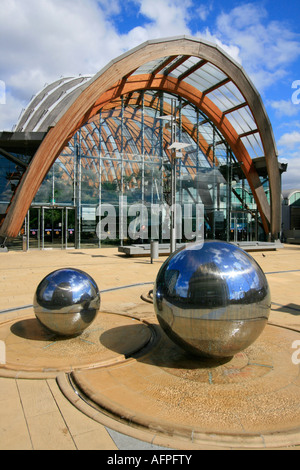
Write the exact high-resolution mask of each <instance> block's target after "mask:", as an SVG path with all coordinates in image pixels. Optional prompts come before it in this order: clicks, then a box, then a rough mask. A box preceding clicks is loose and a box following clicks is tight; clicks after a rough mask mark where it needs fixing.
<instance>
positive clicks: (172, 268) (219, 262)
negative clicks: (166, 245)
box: [153, 241, 271, 358]
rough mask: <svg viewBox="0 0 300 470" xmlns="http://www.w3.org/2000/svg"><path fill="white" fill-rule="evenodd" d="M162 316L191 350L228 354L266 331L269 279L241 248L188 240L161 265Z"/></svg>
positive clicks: (158, 294)
mask: <svg viewBox="0 0 300 470" xmlns="http://www.w3.org/2000/svg"><path fill="white" fill-rule="evenodd" d="M153 302H154V308H155V312H156V315H157V318H158V321H159V323H160V325H161V327H162V328H163V330H164V331H165V332H166V334H167V335H168V336H169V337H170V338H171V339H172V340H173V341H174V342H175V343H177V344H178V345H180V346H181V347H182V348H184V349H185V350H186V351H188V352H190V353H192V354H196V355H199V356H206V357H213V358H222V357H223V358H225V357H230V356H234V355H235V354H237V353H238V352H240V351H242V350H244V349H246V348H247V347H248V346H250V345H251V344H252V343H253V342H254V341H255V340H256V339H257V338H258V336H259V335H260V334H261V333H262V331H263V329H264V327H265V325H266V323H267V320H268V317H269V313H270V308H271V297H270V290H269V286H268V282H267V279H266V277H265V274H264V273H263V271H262V269H261V268H260V266H259V265H258V263H257V262H256V261H255V260H254V259H253V257H252V256H251V255H249V254H248V253H246V252H245V251H244V250H242V249H241V248H239V247H237V246H235V245H233V244H231V243H226V242H221V241H206V242H204V243H198V244H197V243H195V244H191V245H188V246H187V247H186V248H183V249H180V250H178V251H176V252H175V253H173V254H172V255H171V256H170V257H169V258H168V259H167V260H166V262H165V263H164V264H163V265H162V267H161V269H160V271H159V273H158V275H157V279H156V282H155V286H154V290H153Z"/></svg>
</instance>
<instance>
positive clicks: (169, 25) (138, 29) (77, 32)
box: [0, 0, 191, 129]
mask: <svg viewBox="0 0 300 470" xmlns="http://www.w3.org/2000/svg"><path fill="white" fill-rule="evenodd" d="M156 5H157V6H158V4H156ZM190 6H191V0H160V1H159V7H156V8H155V7H154V4H153V0H132V1H130V2H121V1H120V0H26V1H24V0H1V16H0V80H2V81H4V82H5V84H6V87H7V90H9V92H10V93H11V95H12V96H13V97H14V103H15V105H16V106H17V102H18V101H19V107H18V108H19V111H20V110H21V108H22V107H23V102H24V100H26V101H27V103H28V102H29V100H30V98H31V97H32V95H33V94H36V93H37V92H38V91H40V89H41V88H43V87H44V85H45V83H51V82H52V81H54V80H57V79H58V78H59V77H60V76H74V75H79V74H94V73H96V72H98V71H99V70H100V69H101V68H102V67H104V66H105V65H107V63H109V62H110V60H112V59H114V58H116V57H118V56H119V55H120V54H122V53H123V52H125V51H126V50H129V49H131V48H133V47H135V46H137V45H138V44H140V43H142V42H144V41H147V40H149V39H154V38H159V37H166V36H175V35H179V34H191V31H190V30H189V28H188V27H187V22H188V18H189V16H188V9H189V7H190ZM122 8H124V9H128V8H131V13H132V9H134V8H135V9H136V17H137V25H136V26H133V27H132V28H129V30H128V32H127V33H126V34H120V33H119V32H118V31H117V28H116V26H115V25H114V17H115V16H114V15H119V14H121V13H122ZM139 19H140V21H141V24H140V25H139V24H138V21H139ZM7 106H8V105H7ZM6 111H7V108H6ZM0 113H1V116H0V122H1V123H2V125H4V124H3V123H5V122H6V124H5V129H8V128H9V129H10V128H11V126H12V125H13V124H14V122H11V116H12V115H13V114H15V113H9V115H10V118H9V117H8V114H7V113H5V115H4V114H3V113H4V111H3V106H2V107H1V108H0ZM18 114H19V113H18ZM5 116H6V118H5Z"/></svg>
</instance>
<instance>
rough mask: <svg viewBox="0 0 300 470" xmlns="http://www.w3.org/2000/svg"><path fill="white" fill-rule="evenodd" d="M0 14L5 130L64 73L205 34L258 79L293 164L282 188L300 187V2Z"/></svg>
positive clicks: (140, 4) (15, 2)
mask: <svg viewBox="0 0 300 470" xmlns="http://www.w3.org/2000/svg"><path fill="white" fill-rule="evenodd" d="M0 8H1V12H0V130H11V128H12V126H13V125H14V124H15V123H16V122H17V120H18V117H19V115H20V113H21V110H22V109H23V108H24V107H25V106H26V105H27V103H28V102H29V100H30V99H31V97H32V96H33V95H34V94H36V93H37V92H38V91H39V90H40V89H42V88H43V87H44V85H45V84H46V83H51V82H52V81H53V80H56V79H57V78H59V77H60V76H66V75H67V76H73V75H79V74H94V73H96V72H98V71H99V70H100V69H101V68H102V67H103V66H105V65H106V64H107V63H108V62H109V61H110V60H112V59H114V58H116V57H118V56H119V55H120V54H122V53H123V52H125V51H127V50H129V49H131V48H133V47H135V46H137V45H139V44H140V43H142V42H144V41H147V40H149V39H156V38H163V37H170V36H177V35H182V34H185V35H189V36H195V37H202V38H204V39H206V40H210V41H212V42H216V43H217V44H218V45H219V46H220V47H222V48H223V49H224V50H225V51H226V52H227V53H228V54H230V55H231V56H232V57H233V58H234V59H235V60H237V61H238V62H239V63H240V64H241V65H242V66H243V67H244V69H245V70H246V72H247V74H248V75H249V77H250V78H251V79H252V81H253V83H254V84H255V86H256V88H257V89H258V91H259V92H260V94H261V96H262V99H263V102H264V104H265V107H266V109H267V112H268V115H269V117H270V121H271V124H272V126H273V131H274V135H275V139H276V143H277V148H278V154H279V159H280V161H284V162H288V172H287V174H286V175H284V177H283V186H284V188H293V187H300V27H299V24H300V2H299V0H289V1H286V2H283V1H279V0H263V1H235V0H223V1H220V0H206V1H202V0H198V1H196V0H0ZM293 86H294V87H295V88H293Z"/></svg>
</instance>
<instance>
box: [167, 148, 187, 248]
mask: <svg viewBox="0 0 300 470" xmlns="http://www.w3.org/2000/svg"><path fill="white" fill-rule="evenodd" d="M189 145H190V144H184V143H183V142H174V143H173V144H172V145H170V146H169V147H168V149H169V150H172V158H171V169H172V170H171V237H170V252H171V253H173V252H174V251H175V250H176V238H177V236H176V163H177V160H179V159H180V158H181V157H182V150H183V149H184V148H185V147H188V146H189Z"/></svg>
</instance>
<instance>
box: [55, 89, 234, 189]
mask: <svg viewBox="0 0 300 470" xmlns="http://www.w3.org/2000/svg"><path fill="white" fill-rule="evenodd" d="M146 94H147V98H148V99H150V101H152V102H153V103H154V107H153V108H152V107H149V106H147V107H145V106H143V105H142V104H141V103H142V99H141V93H135V100H136V101H138V102H139V103H140V104H136V105H135V106H134V105H132V104H129V105H128V106H126V107H124V108H122V107H121V108H120V107H116V108H113V109H111V110H110V111H102V112H101V113H100V116H96V117H94V118H92V120H91V121H90V122H88V123H87V124H86V125H85V126H83V127H82V128H81V130H80V133H79V134H80V139H81V153H82V155H81V157H82V159H83V164H84V166H88V165H89V164H91V163H89V162H91V160H90V158H91V157H92V158H94V160H93V165H94V166H95V158H96V159H97V158H99V157H101V162H102V163H101V164H102V181H106V180H107V179H110V178H111V179H116V178H117V177H118V175H117V173H116V168H115V162H116V161H117V160H120V159H122V160H123V161H128V163H129V165H130V167H131V171H132V172H133V173H135V171H136V170H137V171H138V166H137V165H136V166H135V165H134V163H135V162H141V161H142V158H143V156H147V157H150V156H152V157H153V158H154V157H156V158H157V157H158V158H162V159H164V161H165V162H166V161H168V160H169V159H170V151H169V150H168V146H169V145H170V144H171V134H170V131H169V130H166V129H165V121H163V120H161V119H160V117H161V115H162V114H163V113H162V111H163V110H164V109H166V107H167V110H169V109H170V106H171V101H172V100H173V101H174V100H175V99H176V97H175V96H173V95H171V94H168V93H161V92H154V91H150V92H149V91H147V92H146V93H145V94H144V97H145V96H146ZM126 101H128V102H129V103H130V97H129V96H127V97H124V100H123V103H124V102H126ZM157 103H158V104H159V105H158V104H157ZM118 105H119V104H117V105H116V106H118ZM176 105H177V110H178V113H177V116H176V117H177V119H176V136H175V140H178V141H181V142H184V143H187V144H190V145H189V147H188V148H187V150H186V151H185V152H184V159H183V161H182V165H181V171H182V172H185V173H186V174H187V175H188V174H189V175H193V176H195V174H196V167H197V166H198V167H201V169H204V168H207V169H208V168H211V166H212V160H209V158H208V155H207V153H208V151H209V150H210V149H212V147H213V146H214V147H213V148H214V166H219V165H226V161H227V154H228V144H227V143H226V142H225V141H224V139H223V137H222V135H221V134H220V132H219V131H218V130H217V129H216V127H215V126H214V125H213V124H212V123H211V121H209V120H208V119H207V117H206V116H205V115H204V113H203V112H201V111H199V110H197V109H196V108H195V106H193V105H191V104H190V103H188V102H187V101H185V100H183V99H180V100H178V98H177V99H176ZM179 114H180V116H179ZM187 130H189V131H190V133H189V132H187ZM191 130H192V132H191ZM191 134H192V135H193V136H194V138H193V137H192V136H191ZM142 136H143V142H142ZM201 142H202V148H201V146H200V148H199V145H198V143H200V144H201ZM69 147H70V149H71V148H73V149H74V141H73V139H72V141H70V143H69ZM69 153H70V152H68V151H67V150H66V151H65V152H63V154H62V156H61V158H62V157H63V155H68V154H69ZM211 158H212V157H211ZM103 160H105V164H104V161H103ZM62 163H63V160H62ZM108 167H109V171H108ZM95 171H99V166H98V167H97V168H96V167H95Z"/></svg>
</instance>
